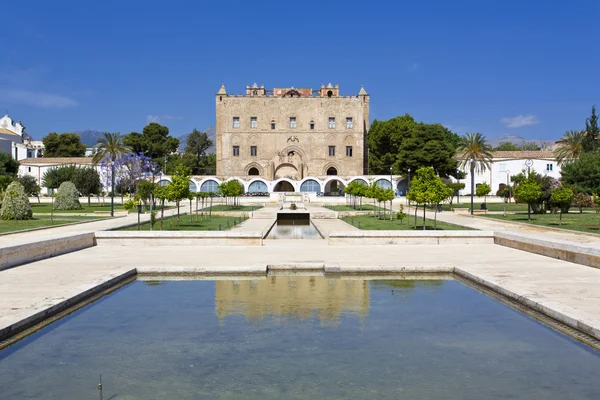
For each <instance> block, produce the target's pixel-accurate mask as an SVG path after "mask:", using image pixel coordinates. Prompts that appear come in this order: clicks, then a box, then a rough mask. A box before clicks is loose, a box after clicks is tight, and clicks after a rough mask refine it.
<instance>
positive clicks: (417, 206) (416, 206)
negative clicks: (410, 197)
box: [415, 204, 419, 230]
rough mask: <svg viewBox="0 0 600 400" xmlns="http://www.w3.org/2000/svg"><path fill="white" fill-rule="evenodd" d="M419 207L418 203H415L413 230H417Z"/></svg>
mask: <svg viewBox="0 0 600 400" xmlns="http://www.w3.org/2000/svg"><path fill="white" fill-rule="evenodd" d="M418 208H419V205H418V204H415V230H417V209H418Z"/></svg>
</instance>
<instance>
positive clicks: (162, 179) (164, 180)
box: [158, 176, 171, 186]
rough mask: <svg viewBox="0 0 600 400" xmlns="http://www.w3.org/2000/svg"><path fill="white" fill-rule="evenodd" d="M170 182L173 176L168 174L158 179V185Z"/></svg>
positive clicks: (165, 184)
mask: <svg viewBox="0 0 600 400" xmlns="http://www.w3.org/2000/svg"><path fill="white" fill-rule="evenodd" d="M169 182H171V178H169V177H167V176H163V177H162V178H160V180H159V181H158V186H167V185H168V184H169Z"/></svg>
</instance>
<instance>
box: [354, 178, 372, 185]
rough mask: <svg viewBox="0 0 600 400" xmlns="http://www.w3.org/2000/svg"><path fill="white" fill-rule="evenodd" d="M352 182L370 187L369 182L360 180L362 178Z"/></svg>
mask: <svg viewBox="0 0 600 400" xmlns="http://www.w3.org/2000/svg"><path fill="white" fill-rule="evenodd" d="M352 182H358V183H362V184H363V185H368V183H367V181H365V180H364V179H360V178H356V179H354V180H352Z"/></svg>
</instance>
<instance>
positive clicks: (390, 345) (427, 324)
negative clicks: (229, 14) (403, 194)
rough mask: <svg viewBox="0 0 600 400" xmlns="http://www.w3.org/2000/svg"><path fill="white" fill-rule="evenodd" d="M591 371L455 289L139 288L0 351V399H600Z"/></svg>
mask: <svg viewBox="0 0 600 400" xmlns="http://www.w3.org/2000/svg"><path fill="white" fill-rule="evenodd" d="M598 371H600V356H599V354H598V353H597V352H595V351H593V350H591V349H589V348H587V347H585V346H583V345H581V344H579V343H577V342H574V341H573V340H571V339H569V338H567V337H565V336H563V335H561V334H559V333H557V332H554V331H552V330H551V329H549V328H547V327H545V326H543V325H541V324H539V323H537V322H535V321H533V320H531V319H529V318H528V317H526V316H524V315H522V314H520V313H518V312H516V311H514V310H512V309H510V308H508V307H506V306H504V305H502V304H500V303H498V302H496V301H494V300H493V299H490V298H488V297H486V296H484V295H482V294H480V293H478V292H477V291H475V290H473V289H471V288H469V287H466V286H464V285H462V284H460V283H459V282H456V281H397V280H385V281H384V280H380V281H365V280H361V279H359V278H357V277H354V278H352V279H347V280H344V279H328V278H326V277H315V278H314V279H311V278H310V277H276V279H272V278H271V277H268V278H267V279H262V280H239V281H231V280H227V281H216V282H215V281H173V282H162V283H160V284H157V283H147V282H141V281H138V282H134V283H133V284H131V285H128V286H126V287H124V288H122V289H120V290H118V291H117V292H115V293H113V294H112V295H110V296H107V297H106V298H104V299H103V300H102V301H100V302H97V303H94V304H92V305H91V306H88V307H85V308H83V309H81V310H79V311H77V312H75V313H74V314H72V315H71V316H70V317H68V318H65V319H63V320H62V321H61V322H60V323H59V324H54V325H52V326H50V327H47V328H45V329H43V330H42V331H40V332H39V333H37V334H35V335H33V336H31V337H29V338H27V339H26V340H24V341H22V342H20V343H18V344H17V345H15V346H12V347H10V348H9V349H8V351H2V352H0V398H1V399H44V400H46V399H61V400H62V399H97V398H98V391H97V389H96V385H97V383H98V377H99V375H100V374H102V380H103V384H104V393H103V394H104V399H114V400H119V399H211V400H212V399H267V400H270V399H273V400H275V399H277V400H281V399H374V398H376V399H378V400H379V399H382V400H387V399H390V400H391V399H394V400H395V399H445V400H458V399H466V400H471V399H472V400H486V399H509V398H510V399H527V400H542V399H543V400H559V399H560V400H563V399H569V400H571V399H573V400H580V399H586V400H587V399H589V400H592V399H593V400H597V399H599V398H600V380H599V379H598Z"/></svg>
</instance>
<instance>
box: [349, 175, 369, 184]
mask: <svg viewBox="0 0 600 400" xmlns="http://www.w3.org/2000/svg"><path fill="white" fill-rule="evenodd" d="M354 181H360V182H361V183H364V184H365V185H368V184H369V181H368V180H367V179H366V178H364V177H362V176H353V177H352V178H350V179H348V180H347V182H348V184H350V183H351V182H354Z"/></svg>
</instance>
